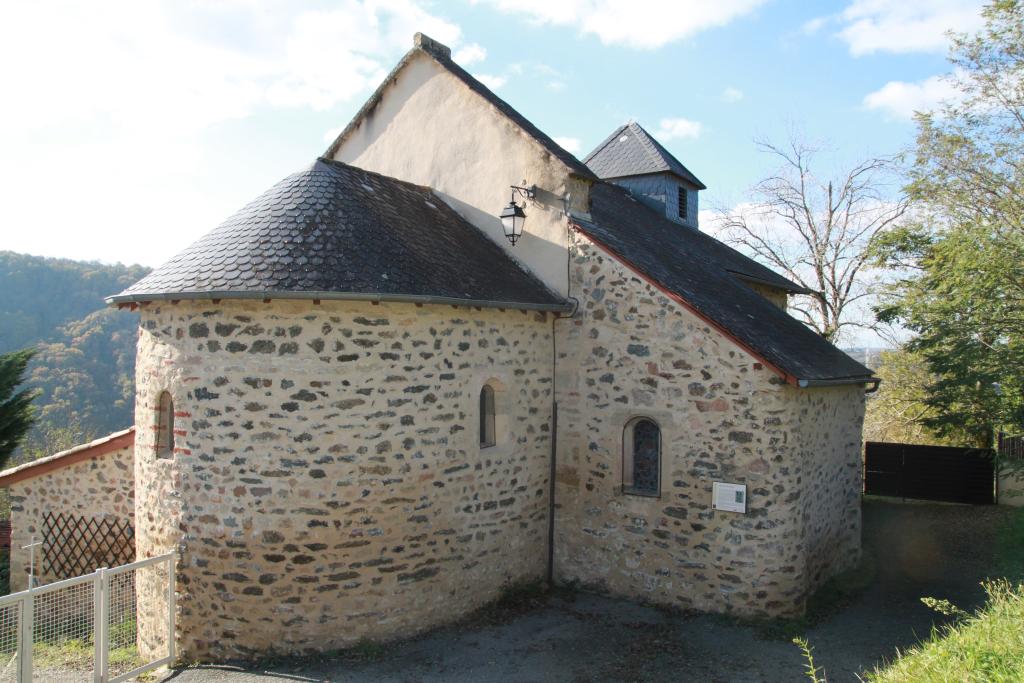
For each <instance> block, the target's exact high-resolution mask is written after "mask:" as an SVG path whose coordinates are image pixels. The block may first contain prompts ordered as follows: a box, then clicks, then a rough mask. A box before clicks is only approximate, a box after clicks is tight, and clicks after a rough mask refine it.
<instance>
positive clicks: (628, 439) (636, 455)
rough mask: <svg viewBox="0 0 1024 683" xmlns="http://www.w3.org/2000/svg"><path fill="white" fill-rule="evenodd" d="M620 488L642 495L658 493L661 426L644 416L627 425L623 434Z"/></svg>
mask: <svg viewBox="0 0 1024 683" xmlns="http://www.w3.org/2000/svg"><path fill="white" fill-rule="evenodd" d="M622 445H623V449H622V450H623V463H622V490H623V491H624V492H625V493H635V494H639V495H645V496H657V495H659V494H660V492H661V429H660V428H659V427H658V424H657V423H656V422H654V420H651V419H649V418H646V417H638V418H635V419H633V420H630V421H629V422H628V423H627V424H626V429H625V430H624V434H623V444H622Z"/></svg>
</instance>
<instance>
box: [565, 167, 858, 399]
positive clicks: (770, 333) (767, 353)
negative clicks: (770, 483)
mask: <svg viewBox="0 0 1024 683" xmlns="http://www.w3.org/2000/svg"><path fill="white" fill-rule="evenodd" d="M571 220H572V222H573V223H574V224H575V225H576V226H577V227H578V228H579V229H580V230H581V231H582V232H583V233H584V234H586V235H588V236H590V237H592V238H593V239H594V240H595V241H597V242H598V243H600V244H602V245H604V246H605V247H606V248H607V249H608V250H610V251H611V252H612V253H613V254H615V256H616V257H617V258H619V259H620V260H621V261H623V262H624V263H626V264H627V265H630V266H632V267H633V268H634V269H637V270H639V271H640V272H641V273H642V274H643V275H645V276H646V277H647V278H649V279H650V280H652V281H654V282H655V283H656V284H657V285H659V286H660V287H661V288H663V289H665V290H667V291H668V292H671V293H673V294H675V295H677V296H678V297H680V298H681V299H683V300H684V301H685V302H686V303H687V304H689V305H690V306H692V307H693V309H694V310H696V312H697V313H698V314H700V315H702V316H703V317H705V318H706V319H710V320H711V321H713V322H714V323H716V324H717V325H718V326H720V327H721V328H723V329H724V330H725V331H726V332H727V333H729V334H730V335H731V336H732V337H734V338H735V339H736V340H737V341H739V342H740V343H741V344H743V345H744V346H746V347H747V348H748V349H750V350H752V351H753V352H755V354H756V355H758V356H760V357H761V358H763V359H764V360H766V361H767V362H769V363H771V364H772V365H774V366H775V367H776V368H778V369H780V370H783V371H784V372H786V373H787V374H789V375H790V377H791V378H792V379H794V380H799V381H801V382H803V383H805V384H808V385H813V384H828V383H842V382H846V381H855V380H862V381H863V380H868V379H870V378H871V377H872V372H871V370H869V369H868V368H867V367H865V366H864V365H861V364H860V363H858V362H857V361H855V360H854V359H853V358H851V357H850V356H848V355H846V354H845V353H843V352H842V351H840V350H839V349H837V348H836V347H835V346H833V345H832V344H830V343H828V342H827V341H825V340H824V339H823V338H822V337H821V336H819V335H818V334H816V333H815V332H813V331H812V330H811V329H810V328H808V327H807V326H806V325H804V324H803V323H801V322H800V321H798V320H797V319H796V318H793V317H792V316H790V315H789V314H788V313H786V312H785V311H783V310H782V309H781V308H779V307H777V306H775V305H774V304H772V303H771V302H769V301H768V300H767V299H765V298H763V297H761V296H760V295H759V294H757V293H756V292H754V291H753V290H752V289H750V288H749V287H747V286H746V285H744V284H743V283H741V282H739V281H738V280H737V279H736V278H735V277H734V276H733V275H732V274H730V272H729V270H728V267H729V264H728V261H724V262H723V260H721V259H720V258H719V256H720V255H721V253H722V252H721V251H720V250H713V249H706V248H694V247H695V245H696V244H697V243H696V242H695V241H693V240H691V239H689V238H693V237H697V236H700V237H703V238H706V239H707V240H710V241H712V242H716V243H718V242H717V240H714V239H713V238H710V237H707V236H706V235H701V233H698V232H696V231H693V230H684V229H680V227H679V226H678V225H677V224H676V223H673V222H672V221H670V220H668V219H667V218H665V217H664V216H662V215H661V214H659V213H658V212H656V211H654V210H653V209H651V208H650V207H648V206H647V205H645V204H643V203H641V202H639V201H637V200H635V199H634V198H633V197H631V196H630V195H629V193H628V192H627V191H626V190H624V189H622V188H620V187H618V186H616V185H613V184H611V183H607V182H598V183H596V184H595V185H594V186H593V188H592V189H591V206H590V214H589V218H584V217H578V216H573V217H572V219H571ZM718 244H721V243H718ZM705 246H707V245H705ZM721 246H722V247H723V248H724V249H729V248H728V247H726V246H725V245H721ZM730 251H731V250H730ZM766 270H767V269H766Z"/></svg>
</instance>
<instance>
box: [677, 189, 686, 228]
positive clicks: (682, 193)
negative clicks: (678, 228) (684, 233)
mask: <svg viewBox="0 0 1024 683" xmlns="http://www.w3.org/2000/svg"><path fill="white" fill-rule="evenodd" d="M676 196H677V197H678V198H679V199H678V201H679V218H680V220H684V221H685V220H686V210H687V199H688V197H687V195H686V188H685V187H683V186H682V185H680V186H679V192H678V193H677V195H676Z"/></svg>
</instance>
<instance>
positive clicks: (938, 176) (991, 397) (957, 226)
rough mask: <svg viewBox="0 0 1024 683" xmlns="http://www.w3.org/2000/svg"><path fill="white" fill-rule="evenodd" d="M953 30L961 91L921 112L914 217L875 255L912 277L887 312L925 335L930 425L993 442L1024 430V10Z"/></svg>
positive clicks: (1013, 6) (922, 347) (1008, 4)
mask: <svg viewBox="0 0 1024 683" xmlns="http://www.w3.org/2000/svg"><path fill="white" fill-rule="evenodd" d="M983 15H984V18H985V26H984V28H983V29H982V30H981V31H979V32H978V33H977V34H973V35H968V34H954V35H952V49H951V55H950V61H951V63H952V65H953V67H954V69H953V73H952V75H951V76H950V77H949V78H950V81H951V82H952V84H953V86H954V87H955V91H956V93H957V96H956V97H954V98H951V99H950V100H949V101H947V102H945V103H944V104H943V105H942V106H941V107H940V108H939V109H938V110H936V111H934V112H926V113H921V114H918V116H917V124H918V135H917V144H916V149H915V154H914V163H913V166H912V168H911V170H910V175H911V182H910V184H909V186H908V192H909V194H910V196H911V198H912V199H913V200H914V201H915V203H916V214H915V218H916V220H915V221H914V222H913V223H912V224H909V225H907V226H903V227H902V228H901V229H899V230H895V231H892V232H890V233H888V234H887V235H885V236H884V238H883V240H881V241H880V242H879V243H878V244H877V245H876V247H877V251H876V253H877V255H878V256H879V258H880V259H881V260H883V261H886V262H887V263H888V264H889V265H890V266H894V267H897V268H899V269H902V271H903V272H904V273H905V277H903V278H902V279H901V280H900V281H899V282H898V283H897V284H896V285H895V286H894V287H893V288H892V289H891V290H890V292H889V297H888V299H887V301H886V302H885V304H884V305H882V306H881V307H880V308H879V309H878V313H879V318H880V319H881V320H883V321H893V320H898V321H900V322H902V323H903V325H905V326H906V327H907V328H909V329H910V330H912V331H914V332H915V333H916V336H915V338H914V339H913V340H912V341H911V342H910V343H909V344H908V350H910V351H912V352H914V353H917V354H920V356H921V357H922V358H924V360H925V362H926V363H927V366H928V370H929V371H930V372H931V373H932V374H933V375H934V379H933V381H931V382H930V383H929V384H928V386H927V387H926V397H925V401H926V403H927V405H928V406H929V408H930V409H931V413H930V414H929V415H928V416H926V417H924V418H922V422H923V424H925V425H926V426H928V427H929V428H931V429H933V430H935V431H936V432H937V433H938V434H940V435H944V436H951V435H957V434H959V435H963V436H964V437H965V438H966V439H968V440H969V441H971V442H973V443H974V444H976V445H979V446H988V445H991V444H992V441H993V436H994V430H995V429H997V428H999V427H1007V428H1009V429H1013V430H1015V431H1016V430H1019V429H1021V427H1022V426H1024V411H1022V400H1021V390H1022V389H1024V355H1022V353H1024V348H1022V345H1024V306H1022V304H1024V10H1022V6H1021V3H1020V2H1018V1H1017V0H997V1H996V2H993V3H991V4H990V5H988V6H986V7H985V9H984V10H983Z"/></svg>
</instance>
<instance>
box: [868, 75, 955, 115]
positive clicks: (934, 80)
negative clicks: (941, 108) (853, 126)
mask: <svg viewBox="0 0 1024 683" xmlns="http://www.w3.org/2000/svg"><path fill="white" fill-rule="evenodd" d="M959 94H960V91H958V90H957V89H956V88H955V87H953V85H952V84H951V83H950V82H949V79H948V77H945V76H932V77H931V78H926V79H924V80H923V81H918V82H917V83H908V82H906V81H889V82H888V83H886V84H885V85H883V86H882V87H881V88H879V89H878V90H876V91H875V92H873V93H869V94H868V95H866V96H865V97H864V107H866V108H867V109H874V110H878V111H882V112H885V113H886V114H887V115H888V116H890V117H892V118H897V119H911V118H913V117H914V112H918V111H928V110H931V109H934V108H935V107H936V106H938V105H939V104H940V103H941V102H942V101H944V100H950V99H954V98H956V97H957V96H958V95H959Z"/></svg>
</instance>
